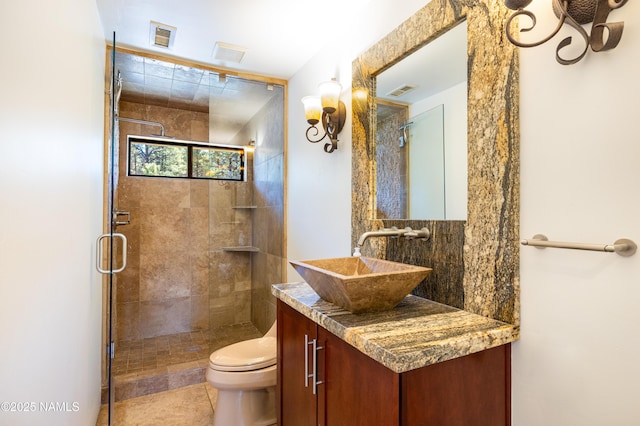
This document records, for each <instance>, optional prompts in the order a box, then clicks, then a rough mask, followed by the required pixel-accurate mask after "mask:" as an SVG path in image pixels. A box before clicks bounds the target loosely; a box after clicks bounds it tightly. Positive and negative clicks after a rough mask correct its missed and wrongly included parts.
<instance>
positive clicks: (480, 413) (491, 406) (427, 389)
mask: <svg viewBox="0 0 640 426" xmlns="http://www.w3.org/2000/svg"><path fill="white" fill-rule="evenodd" d="M401 382H402V386H401V392H402V424H403V425H407V426H412V425H425V426H430V425H433V426H467V425H474V426H509V425H511V345H510V344H507V345H503V346H498V347H496V348H492V349H487V350H485V351H482V352H477V353H474V354H471V355H467V356H463V357H460V358H456V359H452V360H449V361H444V362H440V363H438V364H433V365H430V366H428V367H424V368H419V369H417V370H412V371H409V372H407V373H403V374H402V379H401Z"/></svg>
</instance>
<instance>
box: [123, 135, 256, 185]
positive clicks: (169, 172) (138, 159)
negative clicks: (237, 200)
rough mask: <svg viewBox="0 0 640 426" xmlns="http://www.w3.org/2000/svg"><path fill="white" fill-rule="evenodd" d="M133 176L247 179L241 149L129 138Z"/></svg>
mask: <svg viewBox="0 0 640 426" xmlns="http://www.w3.org/2000/svg"><path fill="white" fill-rule="evenodd" d="M128 146H129V155H128V162H129V164H128V171H129V172H128V174H129V176H153V177H178V178H180V177H181V178H192V179H216V180H235V181H243V180H244V170H245V167H244V164H245V152H244V149H243V148H241V147H227V146H216V145H207V144H201V143H197V142H186V141H166V140H163V139H160V140H159V139H154V138H146V137H140V136H128Z"/></svg>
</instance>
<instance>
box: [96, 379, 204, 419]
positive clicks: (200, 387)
mask: <svg viewBox="0 0 640 426" xmlns="http://www.w3.org/2000/svg"><path fill="white" fill-rule="evenodd" d="M216 397H217V392H216V390H215V389H214V388H212V387H211V386H209V384H208V383H200V384H196V385H191V386H186V387H181V388H178V389H173V390H169V391H165V392H160V393H154V394H151V395H145V396H141V397H137V398H131V399H127V400H125V401H121V402H117V403H116V404H115V412H114V419H113V421H112V424H113V425H116V426H159V425H171V426H205V425H207V426H210V425H212V424H213V407H214V406H215V401H216ZM106 424H107V406H106V405H103V406H102V408H101V410H100V415H99V417H98V420H97V422H96V426H106Z"/></svg>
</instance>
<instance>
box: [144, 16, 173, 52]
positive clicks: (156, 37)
mask: <svg viewBox="0 0 640 426" xmlns="http://www.w3.org/2000/svg"><path fill="white" fill-rule="evenodd" d="M176 30H177V28H176V27H172V26H171V25H165V24H161V23H159V22H155V21H151V27H150V30H149V43H150V44H151V45H152V46H156V47H163V48H165V49H171V48H172V47H173V42H174V40H175V38H176Z"/></svg>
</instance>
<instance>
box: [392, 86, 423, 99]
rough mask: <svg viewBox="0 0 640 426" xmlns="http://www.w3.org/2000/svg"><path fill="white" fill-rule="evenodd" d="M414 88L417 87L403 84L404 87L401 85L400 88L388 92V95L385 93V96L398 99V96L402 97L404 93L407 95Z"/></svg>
mask: <svg viewBox="0 0 640 426" xmlns="http://www.w3.org/2000/svg"><path fill="white" fill-rule="evenodd" d="M416 87H418V86H416V85H414V84H405V85H402V86H400V87H398V88H397V89H394V90H392V91H390V92H389V93H387V96H395V97H400V96H402V95H404V94H405V93H409V92H410V91H412V90H413V89H415V88H416Z"/></svg>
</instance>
